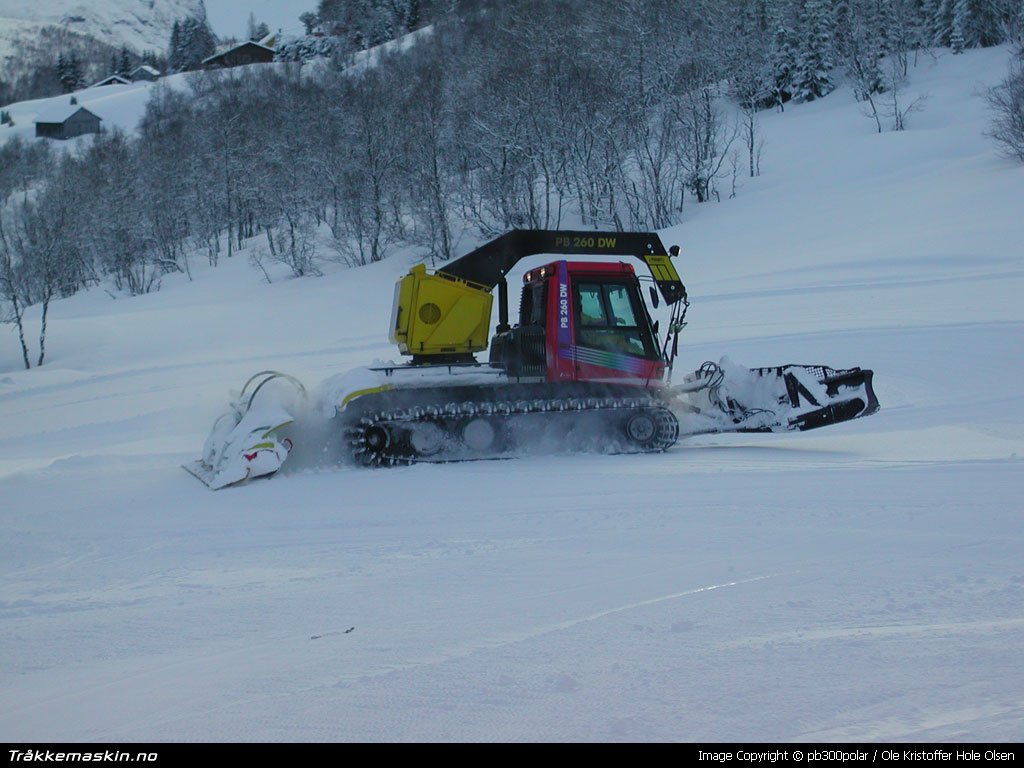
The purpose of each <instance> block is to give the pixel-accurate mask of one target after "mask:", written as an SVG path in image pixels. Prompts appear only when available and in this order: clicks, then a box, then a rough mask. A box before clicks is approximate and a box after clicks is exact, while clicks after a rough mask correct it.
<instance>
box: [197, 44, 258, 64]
mask: <svg viewBox="0 0 1024 768" xmlns="http://www.w3.org/2000/svg"><path fill="white" fill-rule="evenodd" d="M273 60H274V49H273V48H268V47H267V46H265V45H260V44H259V43H254V42H253V41H252V40H246V41H245V42H244V43H239V44H238V45H236V46H235V47H234V48H228V49H227V50H226V51H223V52H221V53H218V54H216V55H214V56H211V57H210V58H208V59H203V69H225V68H227V67H240V66H242V65H243V64H266V63H268V62H271V61H273Z"/></svg>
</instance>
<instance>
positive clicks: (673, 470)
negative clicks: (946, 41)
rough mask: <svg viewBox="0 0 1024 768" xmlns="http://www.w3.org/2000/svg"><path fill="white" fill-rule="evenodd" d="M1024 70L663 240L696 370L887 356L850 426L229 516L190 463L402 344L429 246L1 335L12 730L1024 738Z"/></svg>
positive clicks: (778, 167) (167, 290)
mask: <svg viewBox="0 0 1024 768" xmlns="http://www.w3.org/2000/svg"><path fill="white" fill-rule="evenodd" d="M1005 63H1006V51H1005V50H986V51H970V52H967V53H965V54H964V55H963V56H958V57H949V56H944V57H939V59H938V60H937V61H935V62H933V63H927V64H924V65H922V67H921V68H919V69H918V70H916V71H915V73H914V79H915V87H920V88H922V89H925V90H927V91H929V92H930V93H931V98H930V99H929V101H928V103H927V105H926V109H925V110H924V112H922V113H919V114H917V115H915V116H914V122H913V123H912V124H911V129H910V130H908V131H907V132H905V133H903V134H898V135H897V134H882V135H876V134H874V133H873V130H874V128H873V125H872V124H871V121H869V120H866V119H864V118H863V117H862V116H861V115H860V114H859V113H858V105H857V104H856V103H854V102H853V100H852V97H851V96H850V95H849V93H848V92H844V91H839V92H837V93H836V94H834V95H832V96H830V97H829V98H828V99H823V100H821V101H819V102H814V103H812V104H808V105H800V106H795V107H793V108H787V110H786V113H785V114H784V115H767V114H766V115H765V116H764V129H765V136H766V155H765V164H764V171H765V172H764V176H762V177H761V178H760V179H757V180H751V181H749V182H747V184H746V186H745V187H744V188H743V189H741V190H740V193H739V195H738V196H737V198H736V199H735V200H729V201H723V202H722V203H721V204H718V205H707V206H696V205H691V206H689V207H688V209H687V211H686V219H685V221H684V223H683V224H682V225H681V226H679V227H677V228H674V229H672V230H670V231H668V232H666V233H663V239H665V240H666V243H669V242H680V243H682V244H683V247H684V256H683V258H682V260H681V262H680V271H681V272H682V273H683V278H684V281H685V282H686V284H687V286H688V288H689V291H690V296H691V298H692V299H693V306H692V307H691V309H690V313H689V315H688V318H687V319H688V321H689V326H688V327H687V329H686V330H685V331H684V334H683V337H682V344H681V348H682V351H681V355H682V357H681V359H680V361H679V362H678V363H677V366H676V372H677V375H679V374H681V373H684V372H686V371H688V370H691V369H693V368H696V367H697V366H699V365H700V363H701V362H703V361H704V360H718V359H719V358H720V357H721V356H722V355H726V354H727V355H729V356H730V357H731V358H732V359H733V360H735V361H737V362H739V363H742V364H745V365H750V366H761V365H778V364H784V363H806V364H827V365H832V366H834V367H848V366H852V365H860V366H862V367H866V368H872V369H873V370H874V371H875V388H876V391H877V393H878V397H879V400H880V402H881V406H882V409H881V411H880V412H879V413H878V414H876V415H874V416H872V417H870V418H868V419H863V420H858V421H855V422H851V423H848V424H844V425H840V426H838V427H834V428H830V429H825V430H820V431H814V432H809V433H803V434H796V435H766V436H760V435H729V436H714V437H707V436H704V437H697V438H693V439H690V440H688V441H685V442H683V443H681V444H679V445H678V446H676V447H675V448H673V449H671V450H670V451H668V452H666V453H664V454H659V455H649V456H636V455H631V456H604V455H577V456H564V455H553V456H539V455H538V456H530V457H526V458H523V459H521V460H517V461H482V462H469V463H464V464H450V465H420V466H413V467H403V468H396V469H392V470H357V469H355V468H352V467H339V468H312V467H301V466H288V465H286V467H285V469H284V470H283V471H282V473H280V474H279V475H278V476H277V477H275V478H273V479H271V480H260V481H255V482H252V483H249V484H247V485H245V486H242V487H239V488H235V489H231V490H227V491H222V492H218V493H211V492H209V491H208V490H206V489H205V488H204V487H202V486H201V485H200V484H199V483H197V482H195V480H194V479H192V478H191V477H189V476H188V475H186V474H185V472H184V471H182V470H181V469H180V466H179V465H180V464H181V463H182V462H184V461H187V460H189V459H192V458H194V457H195V455H196V454H197V453H198V452H199V449H200V446H201V445H202V441H203V438H204V437H205V431H206V430H207V429H208V427H209V425H210V424H211V423H212V422H213V419H214V418H215V417H216V416H217V415H218V414H219V412H220V410H221V409H222V408H223V407H224V405H225V404H226V399H227V394H228V390H229V388H231V387H238V386H240V385H241V384H242V382H243V381H244V380H245V378H246V377H247V376H248V375H250V374H251V373H253V372H255V371H257V370H261V369H265V368H273V369H280V370H285V371H287V372H289V373H293V374H295V375H297V376H298V377H299V378H300V379H302V380H303V381H304V382H306V384H307V385H308V386H310V388H313V389H315V387H316V384H317V383H318V382H320V381H322V380H324V379H327V378H328V377H329V376H331V375H333V374H336V373H339V372H343V371H345V370H347V369H349V368H351V367H354V366H361V365H367V364H373V363H374V362H375V361H380V360H389V359H393V358H395V357H397V355H396V352H395V351H394V349H393V348H392V347H391V346H390V345H389V344H388V342H387V339H386V328H385V325H386V322H387V314H388V310H389V305H388V304H387V302H390V299H391V296H392V291H393V284H394V280H395V279H396V277H398V275H400V274H401V273H402V272H403V271H404V270H405V269H407V267H408V265H409V260H408V259H406V258H404V257H402V256H397V257H394V258H391V259H388V260H386V261H384V262H381V263H379V264H374V265H371V266H369V267H366V268H362V269H360V270H333V271H332V270H328V272H329V274H328V275H327V276H326V277H323V278H320V279H304V280H285V279H283V276H281V275H276V274H275V275H274V279H275V282H274V283H273V284H272V285H267V284H265V283H264V282H263V280H262V277H261V276H260V275H259V274H258V273H255V272H253V270H251V269H250V268H249V267H248V265H247V263H246V259H245V258H244V254H240V256H239V257H238V258H236V259H233V260H231V261H228V260H226V259H225V260H222V263H221V265H220V266H219V267H218V268H216V269H209V268H206V267H201V266H200V265H198V264H197V265H194V269H193V274H194V275H195V282H188V281H187V280H186V279H185V278H183V277H180V276H178V277H175V276H168V278H167V279H166V280H165V283H164V287H163V289H162V290H161V291H160V292H159V293H158V294H153V295H150V296H143V297H137V298H134V299H123V300H118V301H111V300H110V298H109V297H108V296H106V295H105V294H103V293H102V292H90V293H86V294H79V295H77V296H74V297H72V298H70V299H67V300H62V301H60V302H55V304H54V305H53V307H52V308H51V326H50V339H49V341H48V363H47V365H46V366H44V367H43V368H41V369H38V370H33V371H29V372H24V371H21V370H19V355H18V351H17V345H16V343H13V341H12V340H11V339H7V338H5V339H2V341H3V344H0V530H2V531H3V534H2V535H0V649H2V650H0V689H2V690H3V691H4V695H3V697H0V738H3V739H4V740H6V741H22V742H24V741H30V742H33V741H39V742H46V741H83V742H90V741H97V742H104V741H124V742H130V741H142V742H145V741H456V740H457V741H722V742H729V741H772V742H776V741H778V742H785V741H872V740H881V741H935V742H944V741H1000V742H1014V741H1021V740H1024V704H1022V702H1021V697H1020V691H1021V690H1024V668H1022V666H1021V664H1020V661H1019V656H1020V648H1021V647H1022V645H1024V567H1022V563H1024V558H1022V557H1021V554H1022V551H1024V515H1022V512H1024V509H1022V502H1021V499H1022V498H1024V473H1022V467H1024V464H1022V458H1024V411H1022V410H1021V408H1020V404H1021V402H1022V394H1024V386H1022V382H1024V356H1022V355H1021V354H1020V340H1021V338H1022V334H1024V305H1022V303H1021V302H1020V300H1019V297H1020V296H1021V295H1022V293H1024V253H1022V252H1021V249H1020V244H1021V242H1024V223H1022V221H1021V219H1020V210H1019V201H1020V200H1021V199H1024V168H1021V167H1020V166H1018V165H1014V164H1012V163H1009V162H1008V161H1003V160H999V159H998V158H997V157H996V156H995V153H994V151H993V148H992V147H991V145H990V144H989V143H988V142H987V141H986V140H985V139H984V138H983V136H982V131H983V130H984V127H985V120H986V114H985V108H984V102H983V99H982V96H981V94H982V93H983V86H984V85H985V84H992V83H995V82H997V81H998V80H999V79H1000V78H1001V77H1002V75H1003V72H1004V71H1005ZM115 95H116V94H115ZM118 98H120V99H123V100H124V102H125V104H128V103H129V101H130V105H131V109H127V108H125V110H124V115H125V119H126V120H127V119H128V117H129V116H130V115H129V113H133V110H134V111H139V105H140V104H141V103H142V102H141V101H139V99H140V98H141V92H140V93H139V94H135V95H131V94H128V92H127V91H126V92H125V94H124V95H121V96H118ZM34 108H35V107H34V106H33V105H31V104H28V105H25V106H23V108H22V109H23V111H26V110H27V111H26V112H25V114H28V111H31V109H34ZM19 114H20V113H19ZM808 211H810V213H809V212H808ZM794 222H796V223H798V224H799V226H795V225H794ZM540 263H542V262H540ZM530 266H532V264H528V263H526V262H524V263H523V264H521V265H520V267H521V268H522V271H524V270H525V269H527V268H529V267H530ZM519 274H520V272H517V273H515V274H513V275H512V276H511V278H510V279H512V280H515V279H518V275H519ZM661 311H662V312H663V311H664V308H662V309H661ZM37 322H38V317H37V314H32V313H30V315H29V323H30V334H29V335H30V336H31V329H32V327H34V326H32V325H31V324H32V323H37ZM664 326H665V322H664V320H663V321H662V327H664Z"/></svg>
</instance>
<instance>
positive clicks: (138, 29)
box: [0, 0, 202, 59]
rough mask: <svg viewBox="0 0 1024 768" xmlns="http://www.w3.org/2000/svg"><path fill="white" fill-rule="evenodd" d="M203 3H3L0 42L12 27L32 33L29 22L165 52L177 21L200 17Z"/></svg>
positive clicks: (196, 0) (12, 0) (86, 0)
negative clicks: (6, 30) (28, 25)
mask: <svg viewBox="0 0 1024 768" xmlns="http://www.w3.org/2000/svg"><path fill="white" fill-rule="evenodd" d="M201 4H202V3H201V0H46V2H41V3H30V2H25V0H0V40H2V39H3V37H5V36H6V35H5V34H4V33H3V32H2V31H3V30H5V29H8V28H12V27H14V28H20V29H21V32H22V33H24V32H26V31H29V30H28V29H27V25H26V22H28V23H31V24H32V25H35V26H44V25H56V26H63V27H66V28H67V29H69V30H71V31H73V32H78V33H79V34H83V35H90V36H91V37H95V38H96V39H97V40H100V41H102V42H105V43H108V44H109V45H114V46H117V45H127V46H129V47H131V48H134V49H135V50H136V51H139V52H142V51H146V50H154V51H162V50H164V49H165V48H167V41H168V40H170V37H171V27H172V26H173V25H174V22H175V21H176V20H179V19H183V18H185V17H187V16H191V15H196V14H198V13H199V12H200V11H201V9H200V6H201ZM2 57H3V51H2V49H0V59H2Z"/></svg>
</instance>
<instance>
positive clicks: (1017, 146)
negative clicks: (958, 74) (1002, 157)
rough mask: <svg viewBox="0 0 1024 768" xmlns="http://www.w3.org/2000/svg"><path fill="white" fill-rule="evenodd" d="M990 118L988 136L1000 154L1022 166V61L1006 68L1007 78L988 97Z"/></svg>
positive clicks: (1023, 110)
mask: <svg viewBox="0 0 1024 768" xmlns="http://www.w3.org/2000/svg"><path fill="white" fill-rule="evenodd" d="M988 103H989V105H990V106H991V107H992V111H993V113H994V116H993V118H992V123H991V126H990V128H989V131H988V135H989V136H990V137H992V138H993V139H995V140H996V142H998V144H999V145H1000V148H1001V149H1002V151H1003V153H1004V154H1006V155H1007V156H1009V157H1015V158H1017V159H1018V160H1021V161H1022V162H1024V57H1020V58H1018V60H1017V61H1016V62H1015V63H1014V64H1013V66H1012V67H1011V68H1010V74H1009V75H1008V76H1007V78H1006V79H1005V80H1004V81H1003V82H1002V83H1000V84H999V85H997V86H996V87H995V88H993V89H992V90H990V91H989V93H988Z"/></svg>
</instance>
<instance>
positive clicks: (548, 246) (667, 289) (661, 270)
mask: <svg viewBox="0 0 1024 768" xmlns="http://www.w3.org/2000/svg"><path fill="white" fill-rule="evenodd" d="M539 253H549V254H552V255H562V254H575V255H589V256H597V255H600V256H632V257H634V258H637V259H640V260H641V261H643V262H644V263H646V264H647V266H648V268H649V269H650V270H651V275H652V276H653V277H654V282H655V283H657V285H658V290H659V291H661V295H662V297H663V298H664V299H665V303H666V304H674V303H676V302H677V301H679V300H680V299H682V298H683V297H685V296H686V289H685V288H684V287H683V283H682V281H681V280H680V279H679V275H678V273H677V272H676V269H675V266H674V265H673V264H672V262H671V261H670V260H669V254H668V252H667V251H666V250H665V246H664V245H662V242H661V238H660V237H658V235H657V234H655V233H654V232H576V231H569V230H553V229H513V230H511V231H509V232H506V233H505V234H504V235H502V236H501V237H498V238H496V239H494V240H491V241H490V242H489V243H485V244H484V245H481V246H480V247H479V248H477V249H476V250H475V251H470V252H469V253H467V254H466V255H465V256H463V257H462V258H460V259H456V260H455V261H453V262H452V263H451V264H448V265H446V266H444V267H441V268H440V269H438V270H437V272H438V274H444V275H447V276H449V277H455V278H458V279H460V280H465V281H467V282H470V283H476V284H477V285H482V286H485V287H486V288H487V289H488V290H493V289H494V287H495V286H498V285H502V284H503V283H504V280H505V275H506V274H508V272H509V271H510V270H511V269H512V267H514V266H515V265H516V264H517V263H518V262H519V261H521V260H522V259H525V258H526V257H527V256H535V255H536V254H539Z"/></svg>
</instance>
